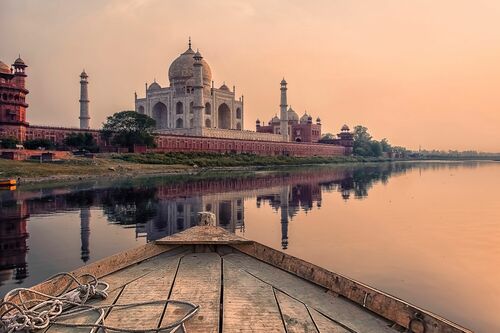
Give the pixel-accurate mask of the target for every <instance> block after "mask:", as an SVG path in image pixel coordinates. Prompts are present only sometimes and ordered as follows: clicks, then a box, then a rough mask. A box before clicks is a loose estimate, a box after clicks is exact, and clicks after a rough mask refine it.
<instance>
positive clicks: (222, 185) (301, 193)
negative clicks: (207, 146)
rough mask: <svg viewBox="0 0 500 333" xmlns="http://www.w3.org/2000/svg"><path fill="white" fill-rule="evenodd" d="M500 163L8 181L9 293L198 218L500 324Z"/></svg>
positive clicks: (448, 313)
mask: <svg viewBox="0 0 500 333" xmlns="http://www.w3.org/2000/svg"><path fill="white" fill-rule="evenodd" d="M499 188H500V163H494V162H491V163H488V162H481V163H476V162H468V163H444V162H443V163H439V162H433V163H425V162H422V163H398V164H382V165H368V166H362V167H315V168H308V169H295V170H283V171H280V172H268V171H262V172H256V173H252V174H245V173H238V174H225V175H220V174H206V175H203V176H191V177H188V176H183V177H162V178H147V179H146V178H145V179H137V180H128V181H116V182H113V183H111V182H110V183H105V182H102V181H101V182H89V183H84V184H79V185H72V186H57V185H53V186H51V187H43V188H41V187H36V186H32V187H29V186H22V187H21V188H20V189H19V190H17V191H13V192H9V191H2V192H0V251H1V252H0V295H3V294H5V292H6V291H7V290H10V289H11V288H14V287H16V286H19V285H21V286H31V285H33V284H36V283H38V282H40V281H42V280H43V279H45V278H47V277H48V276H50V275H51V274H53V273H56V272H59V271H67V270H71V269H74V268H76V267H78V266H81V265H83V264H85V263H91V262H93V261H95V260H98V259H100V258H103V257H105V256H108V255H111V254H114V253H116V252H118V251H121V250H124V249H127V248H131V247H133V246H138V245H140V244H144V243H145V242H148V241H152V240H155V239H158V238H161V237H164V236H167V235H170V234H173V233H176V232H179V231H181V230H183V229H185V228H188V227H190V226H192V225H194V224H195V216H196V213H197V212H198V211H201V210H210V211H213V212H214V213H215V214H216V215H217V219H218V223H219V225H221V226H223V227H224V228H226V229H228V230H230V231H232V232H236V233H237V234H240V235H243V236H245V237H248V238H250V239H254V240H257V241H259V242H261V243H264V244H266V245H269V246H272V247H274V248H276V249H282V250H284V251H286V252H287V253H289V254H292V255H294V256H297V257H300V258H303V259H305V260H308V261H311V262H313V263H315V264H317V265H320V266H323V267H326V268H328V269H330V270H333V271H335V272H339V273H342V274H344V275H347V276H350V277H352V278H354V279H357V280H360V281H362V282H365V283H367V284H370V285H372V286H374V287H376V288H378V289H381V290H383V291H386V292H388V293H390V294H393V295H395V296H398V297H400V298H403V299H405V300H407V301H410V302H412V303H414V304H416V305H419V306H421V307H423V308H426V309H429V310H431V311H434V312H436V313H438V314H440V315H443V316H445V317H447V318H449V319H451V320H453V321H456V322H458V323H460V324H462V325H465V326H467V327H469V328H472V329H475V330H476V331H477V332H500V200H499V198H498V195H497V191H498V189H499Z"/></svg>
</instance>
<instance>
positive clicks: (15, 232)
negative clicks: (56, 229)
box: [0, 203, 29, 285]
mask: <svg viewBox="0 0 500 333" xmlns="http://www.w3.org/2000/svg"><path fill="white" fill-rule="evenodd" d="M0 216H1V217H2V221H0V250H1V254H2V255H1V256H0V285H1V284H2V282H3V281H7V280H11V279H14V280H16V281H22V280H23V279H25V278H26V277H27V264H26V253H27V252H28V246H27V244H26V240H27V238H28V231H27V229H26V220H27V218H28V217H29V213H28V208H27V205H26V204H24V203H22V204H16V203H13V204H12V205H11V206H1V207H0ZM12 275H13V276H12Z"/></svg>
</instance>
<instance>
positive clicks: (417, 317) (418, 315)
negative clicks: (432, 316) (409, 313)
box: [406, 312, 425, 333]
mask: <svg viewBox="0 0 500 333" xmlns="http://www.w3.org/2000/svg"><path fill="white" fill-rule="evenodd" d="M415 322H419V323H420V324H422V333H425V321H424V318H423V316H422V314H421V313H419V312H415V314H414V315H413V318H411V319H410V322H409V323H408V330H406V333H415V332H414V331H413V323H415Z"/></svg>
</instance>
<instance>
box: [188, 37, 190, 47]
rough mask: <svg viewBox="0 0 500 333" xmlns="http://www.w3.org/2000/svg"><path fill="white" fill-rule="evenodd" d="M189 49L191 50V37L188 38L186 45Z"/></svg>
mask: <svg viewBox="0 0 500 333" xmlns="http://www.w3.org/2000/svg"><path fill="white" fill-rule="evenodd" d="M188 46H189V49H191V36H189V43H188Z"/></svg>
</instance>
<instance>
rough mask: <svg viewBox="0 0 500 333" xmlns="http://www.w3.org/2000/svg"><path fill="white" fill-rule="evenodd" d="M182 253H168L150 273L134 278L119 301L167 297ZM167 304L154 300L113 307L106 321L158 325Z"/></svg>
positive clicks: (136, 326)
mask: <svg viewBox="0 0 500 333" xmlns="http://www.w3.org/2000/svg"><path fill="white" fill-rule="evenodd" d="M179 260H180V256H173V257H167V258H164V259H163V260H162V263H161V266H160V267H159V268H158V269H157V270H154V271H152V272H150V273H149V274H147V275H145V276H143V277H141V278H139V279H136V280H134V281H132V282H131V283H129V284H127V285H126V286H125V288H124V289H123V292H122V293H121V295H120V297H119V298H118V300H117V302H116V304H131V303H139V302H147V301H161V300H164V301H166V300H167V299H168V295H169V292H170V288H171V287H172V283H173V281H174V277H175V273H176V271H177V266H178V264H179ZM164 309H165V304H150V305H140V306H133V307H124V308H123V307H122V308H120V307H116V308H113V309H111V311H110V312H109V315H108V316H107V317H106V319H105V324H106V325H107V326H111V327H120V328H127V329H151V328H156V327H158V325H159V323H160V319H161V316H162V314H163V311H164Z"/></svg>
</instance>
